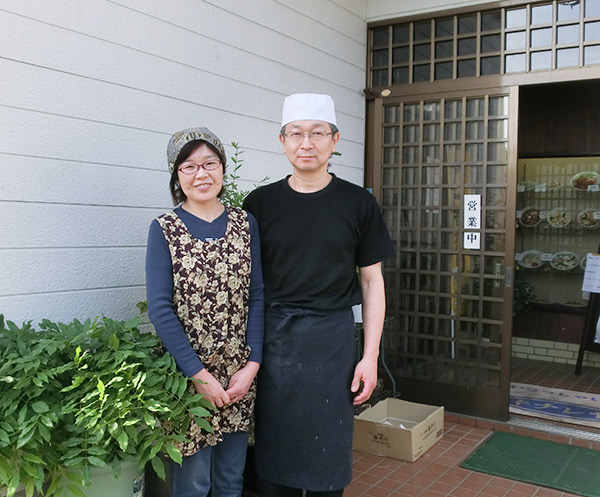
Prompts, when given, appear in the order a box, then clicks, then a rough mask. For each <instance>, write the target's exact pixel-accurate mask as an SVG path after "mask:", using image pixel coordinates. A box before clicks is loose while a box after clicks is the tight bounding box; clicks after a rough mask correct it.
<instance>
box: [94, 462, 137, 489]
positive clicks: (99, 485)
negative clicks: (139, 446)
mask: <svg viewBox="0 0 600 497" xmlns="http://www.w3.org/2000/svg"><path fill="white" fill-rule="evenodd" d="M83 493H84V494H85V495H86V497H106V496H110V497H142V496H143V495H144V472H143V471H140V470H139V469H138V467H137V464H136V463H134V462H126V463H121V475H120V476H119V478H115V477H114V475H113V472H112V468H110V467H104V468H93V469H92V483H91V485H90V486H89V487H88V488H86V489H83Z"/></svg>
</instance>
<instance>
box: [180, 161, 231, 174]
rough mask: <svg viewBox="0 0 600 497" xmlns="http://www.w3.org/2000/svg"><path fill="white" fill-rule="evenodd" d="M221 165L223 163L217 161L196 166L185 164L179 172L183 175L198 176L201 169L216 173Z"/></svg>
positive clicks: (192, 163) (190, 163) (189, 163)
mask: <svg viewBox="0 0 600 497" xmlns="http://www.w3.org/2000/svg"><path fill="white" fill-rule="evenodd" d="M220 165H221V161H220V160H217V159H211V160H207V161H206V162H203V163H202V164H196V163H194V162H184V163H183V164H182V165H181V166H179V172H182V173H183V174H196V173H197V172H198V170H199V169H200V168H202V169H204V170H205V171H214V170H215V169H217V168H218V167H219V166H220Z"/></svg>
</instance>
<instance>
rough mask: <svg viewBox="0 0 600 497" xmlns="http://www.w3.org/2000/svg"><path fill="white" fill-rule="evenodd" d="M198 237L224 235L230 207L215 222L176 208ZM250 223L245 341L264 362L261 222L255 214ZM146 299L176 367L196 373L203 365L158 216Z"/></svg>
mask: <svg viewBox="0 0 600 497" xmlns="http://www.w3.org/2000/svg"><path fill="white" fill-rule="evenodd" d="M174 211H175V213H176V214H177V215H178V216H179V218H180V219H181V220H182V221H183V223H184V224H185V226H186V227H187V229H188V230H189V231H190V233H191V234H192V236H194V237H195V238H197V239H199V240H202V241H207V240H211V239H217V238H222V237H223V236H224V235H225V231H226V229H227V221H228V216H227V210H225V211H224V212H223V214H221V215H220V216H219V217H218V218H217V219H215V220H214V221H212V222H208V221H204V220H203V219H200V218H198V217H196V216H194V215H193V214H191V213H189V212H187V211H186V210H184V209H182V208H181V207H177V208H176V209H174ZM248 221H249V223H250V255H251V258H252V262H251V264H252V267H251V273H250V296H249V303H248V324H247V329H246V342H247V343H248V345H249V346H250V349H251V352H250V357H249V358H248V360H249V361H254V362H259V363H260V362H261V361H262V344H263V334H264V285H263V278H262V266H261V260H260V239H259V231H258V224H257V222H256V219H255V218H254V216H252V214H248ZM146 298H147V300H148V316H149V318H150V321H151V322H152V324H153V325H154V328H155V329H156V332H157V333H158V335H159V337H160V339H161V340H162V342H163V344H164V346H165V347H166V349H167V350H168V351H169V352H170V353H171V355H172V356H173V357H174V358H175V362H176V363H177V366H178V367H179V369H180V370H181V372H182V373H183V374H184V375H186V376H190V377H191V376H194V375H195V374H196V373H197V372H198V371H200V370H202V369H203V368H204V365H203V364H202V361H201V360H200V358H199V357H198V355H197V354H196V352H195V351H194V349H193V348H192V346H191V344H190V342H189V340H188V338H187V335H186V334H185V331H184V329H183V326H182V324H181V322H180V321H179V318H178V317H177V314H176V313H175V309H174V305H173V269H172V264H171V254H170V252H169V246H168V243H167V240H166V239H165V237H164V234H163V231H162V228H161V227H160V225H159V224H158V221H156V219H155V220H154V221H152V223H151V224H150V229H149V232H148V245H147V249H146Z"/></svg>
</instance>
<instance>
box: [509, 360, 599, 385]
mask: <svg viewBox="0 0 600 497" xmlns="http://www.w3.org/2000/svg"><path fill="white" fill-rule="evenodd" d="M510 379H511V381H514V382H516V383H527V384H530V385H540V386H544V387H554V388H562V389H564V390H574V391H576V392H587V393H600V369H598V368H591V367H583V368H582V369H581V374H580V375H579V376H577V375H576V374H575V366H572V365H570V364H556V363H553V362H543V361H532V360H531V359H519V358H516V357H513V358H512V364H511V375H510Z"/></svg>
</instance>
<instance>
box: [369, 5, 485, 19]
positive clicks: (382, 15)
mask: <svg viewBox="0 0 600 497" xmlns="http://www.w3.org/2000/svg"><path fill="white" fill-rule="evenodd" d="M487 3H490V0H455V1H450V0H367V22H375V21H382V20H386V19H395V18H401V17H408V16H414V15H417V14H427V13H434V12H437V11H443V10H448V9H456V8H461V7H472V6H474V5H485V4H487Z"/></svg>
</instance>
